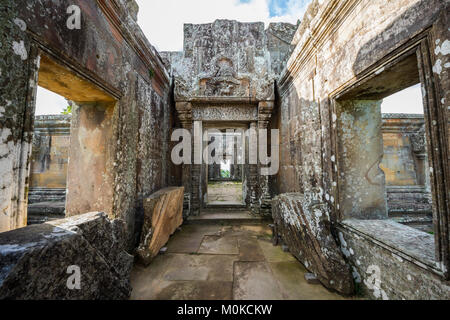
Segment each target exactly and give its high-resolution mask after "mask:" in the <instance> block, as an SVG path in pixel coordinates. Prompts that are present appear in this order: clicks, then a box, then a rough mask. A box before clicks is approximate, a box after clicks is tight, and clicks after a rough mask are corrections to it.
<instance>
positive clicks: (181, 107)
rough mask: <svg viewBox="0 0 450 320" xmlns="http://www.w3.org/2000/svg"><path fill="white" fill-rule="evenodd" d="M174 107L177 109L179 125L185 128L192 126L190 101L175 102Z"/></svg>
mask: <svg viewBox="0 0 450 320" xmlns="http://www.w3.org/2000/svg"><path fill="white" fill-rule="evenodd" d="M175 108H176V109H177V113H178V117H179V118H180V121H181V125H182V126H183V128H185V129H191V128H192V103H190V102H176V103H175Z"/></svg>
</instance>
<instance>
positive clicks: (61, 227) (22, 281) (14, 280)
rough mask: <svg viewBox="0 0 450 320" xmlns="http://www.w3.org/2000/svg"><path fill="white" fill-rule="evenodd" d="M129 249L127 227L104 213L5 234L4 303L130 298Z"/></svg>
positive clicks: (0, 293)
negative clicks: (13, 301)
mask: <svg viewBox="0 0 450 320" xmlns="http://www.w3.org/2000/svg"><path fill="white" fill-rule="evenodd" d="M125 245H126V236H125V223H124V222H123V221H122V220H113V221H111V220H109V219H108V218H107V216H106V214H104V213H100V212H94V213H88V214H84V215H80V216H74V217H71V218H68V219H64V220H58V221H53V222H49V223H45V224H42V225H33V226H29V227H26V228H22V229H17V230H14V231H10V232H5V233H1V234H0V299H1V300H3V299H8V300H11V299H16V300H121V299H128V298H129V296H130V294H131V286H130V273H131V268H132V266H133V256H131V255H129V254H128V253H127V252H126V251H125Z"/></svg>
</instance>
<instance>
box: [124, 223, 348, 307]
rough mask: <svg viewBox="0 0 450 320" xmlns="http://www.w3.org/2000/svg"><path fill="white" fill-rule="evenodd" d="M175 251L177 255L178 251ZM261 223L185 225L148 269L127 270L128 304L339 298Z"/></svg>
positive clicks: (140, 267) (137, 267)
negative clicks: (310, 279)
mask: <svg viewBox="0 0 450 320" xmlns="http://www.w3.org/2000/svg"><path fill="white" fill-rule="evenodd" d="M177 251H178V252H177ZM305 273H306V269H305V268H304V267H303V266H302V265H301V264H300V263H299V262H298V261H297V260H296V259H295V258H294V257H293V256H292V255H291V254H289V253H286V252H283V250H282V249H281V247H279V246H278V247H274V246H273V245H272V243H271V230H270V228H269V227H268V225H266V224H260V225H239V226H221V225H186V226H183V227H182V228H181V231H178V232H177V233H176V234H175V235H174V236H173V237H172V238H171V240H170V241H169V243H168V253H166V254H163V255H159V256H158V257H156V258H155V259H154V261H153V262H152V263H151V264H150V266H149V267H148V268H145V267H143V266H140V265H136V266H135V267H134V270H133V272H132V276H131V284H132V287H133V292H132V296H131V299H133V300H170V299H171V300H216V299H217V300H230V299H236V300H281V299H289V300H311V299H312V300H324V299H327V300H339V299H344V298H343V297H341V296H339V295H338V294H335V293H332V292H330V291H328V290H327V289H325V288H324V287H323V286H322V285H311V284H309V283H307V282H306V280H305V278H304V275H305Z"/></svg>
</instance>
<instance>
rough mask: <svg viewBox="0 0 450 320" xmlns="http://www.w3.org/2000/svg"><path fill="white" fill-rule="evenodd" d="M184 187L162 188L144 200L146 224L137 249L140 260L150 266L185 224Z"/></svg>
mask: <svg viewBox="0 0 450 320" xmlns="http://www.w3.org/2000/svg"><path fill="white" fill-rule="evenodd" d="M183 200H184V188H183V187H179V188H178V187H172V188H166V189H162V190H160V191H158V192H156V193H154V194H153V195H151V196H150V197H149V198H147V199H145V200H144V225H143V227H142V234H141V242H140V245H139V247H138V249H137V251H136V254H137V257H138V261H139V262H140V263H142V264H143V265H145V266H148V265H149V264H150V263H151V262H152V260H153V259H154V258H155V257H156V256H157V255H158V253H159V252H160V250H161V249H162V248H163V247H164V246H165V245H166V244H167V242H168V241H169V238H170V236H171V235H172V234H173V233H174V232H175V231H176V230H177V229H178V228H179V227H180V226H181V225H182V224H183Z"/></svg>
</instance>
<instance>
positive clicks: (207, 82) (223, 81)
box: [199, 76, 250, 97]
mask: <svg viewBox="0 0 450 320" xmlns="http://www.w3.org/2000/svg"><path fill="white" fill-rule="evenodd" d="M199 96H207V97H249V96H250V79H246V78H241V79H238V78H235V77H232V76H228V77H213V78H202V79H200V81H199Z"/></svg>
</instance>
